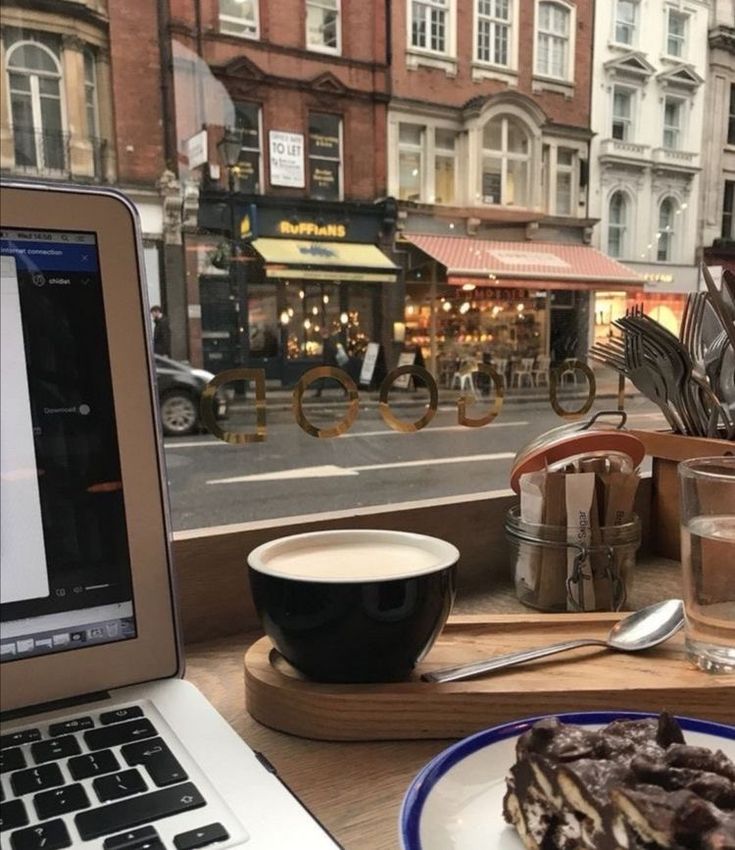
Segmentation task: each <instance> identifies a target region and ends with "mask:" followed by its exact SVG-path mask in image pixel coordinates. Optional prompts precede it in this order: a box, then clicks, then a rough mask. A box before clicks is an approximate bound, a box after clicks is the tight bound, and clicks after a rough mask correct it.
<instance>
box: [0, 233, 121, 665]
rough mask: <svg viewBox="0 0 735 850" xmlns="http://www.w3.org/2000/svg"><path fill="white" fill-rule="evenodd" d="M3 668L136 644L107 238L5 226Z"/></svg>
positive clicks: (0, 475) (0, 259)
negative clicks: (106, 280)
mask: <svg viewBox="0 0 735 850" xmlns="http://www.w3.org/2000/svg"><path fill="white" fill-rule="evenodd" d="M0 319H1V322H2V325H1V327H0V355H1V357H2V372H3V379H2V382H0V415H1V417H2V419H1V421H0V483H1V488H2V489H1V491H0V516H1V525H0V547H1V551H0V556H1V558H2V569H0V659H1V660H2V661H3V662H11V661H15V660H18V659H21V658H26V657H28V656H32V655H45V654H47V653H51V652H61V651H66V650H70V649H78V648H81V647H84V646H89V645H93V644H100V643H108V642H111V641H117V640H125V639H128V638H132V637H135V635H136V629H135V616H134V609H133V597H132V584H131V572H130V556H129V551H128V540H127V530H126V524H125V508H124V504H123V490H122V480H121V479H122V476H121V471H120V456H119V451H118V444H117V431H116V427H115V409H114V403H113V395H112V380H111V375H110V362H109V354H108V345H107V333H106V328H105V315H104V309H103V300H102V288H101V282H100V273H99V262H98V256H97V245H96V239H95V236H94V234H92V233H75V232H59V231H53V232H35V231H33V232H31V231H25V230H20V229H12V228H11V229H6V228H3V229H2V231H0Z"/></svg>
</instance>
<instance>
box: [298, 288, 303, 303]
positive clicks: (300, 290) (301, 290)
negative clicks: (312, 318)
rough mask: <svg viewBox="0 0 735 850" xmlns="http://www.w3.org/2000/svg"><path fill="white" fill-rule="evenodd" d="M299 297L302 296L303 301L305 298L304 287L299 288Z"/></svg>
mask: <svg viewBox="0 0 735 850" xmlns="http://www.w3.org/2000/svg"><path fill="white" fill-rule="evenodd" d="M299 298H300V299H301V300H302V301H303V300H304V290H303V289H299Z"/></svg>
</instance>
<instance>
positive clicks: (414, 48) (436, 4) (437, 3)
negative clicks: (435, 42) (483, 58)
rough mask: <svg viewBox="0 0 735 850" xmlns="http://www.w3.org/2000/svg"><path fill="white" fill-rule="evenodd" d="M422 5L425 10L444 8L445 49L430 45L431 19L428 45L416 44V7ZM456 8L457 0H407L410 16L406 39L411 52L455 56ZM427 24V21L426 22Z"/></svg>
mask: <svg viewBox="0 0 735 850" xmlns="http://www.w3.org/2000/svg"><path fill="white" fill-rule="evenodd" d="M415 6H420V7H422V8H423V9H424V10H425V12H429V11H430V10H431V9H437V10H442V11H443V12H444V15H445V24H444V49H443V50H437V49H436V48H433V47H430V46H428V45H430V44H431V34H430V30H431V22H430V20H429V22H428V27H427V31H426V32H427V38H426V45H422V44H414V41H413V34H414V7H415ZM455 9H456V0H407V2H406V11H407V16H408V27H407V32H406V40H407V44H408V51H409V52H418V53H426V54H428V55H430V56H439V57H443V58H450V57H454V56H455V53H456V50H455V24H454V21H455ZM424 23H425V25H426V21H425V22H424Z"/></svg>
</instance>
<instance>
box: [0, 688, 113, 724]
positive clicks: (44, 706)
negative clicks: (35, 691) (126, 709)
mask: <svg viewBox="0 0 735 850" xmlns="http://www.w3.org/2000/svg"><path fill="white" fill-rule="evenodd" d="M103 699H110V694H109V693H108V691H95V692H94V693H91V694H82V695H81V696H75V697H69V698H68V699H57V700H54V701H53V702H43V703H41V704H40V705H28V706H26V707H25V708H14V709H12V710H11V711H3V712H0V720H4V721H7V720H16V719H17V718H19V717H28V715H30V714H33V715H36V714H43V713H44V712H47V711H58V710H59V709H61V708H74V706H77V705H83V704H85V703H88V702H99V701H100V700H103Z"/></svg>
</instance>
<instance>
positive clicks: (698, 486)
mask: <svg viewBox="0 0 735 850" xmlns="http://www.w3.org/2000/svg"><path fill="white" fill-rule="evenodd" d="M679 484H680V491H681V565H682V569H683V578H684V610H685V612H686V632H685V634H686V649H687V654H688V656H689V658H690V660H691V661H693V662H694V664H696V666H697V667H699V668H700V669H702V670H708V671H710V672H713V673H733V672H735V457H706V458H698V459H694V460H686V461H684V462H683V463H680V464H679Z"/></svg>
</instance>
